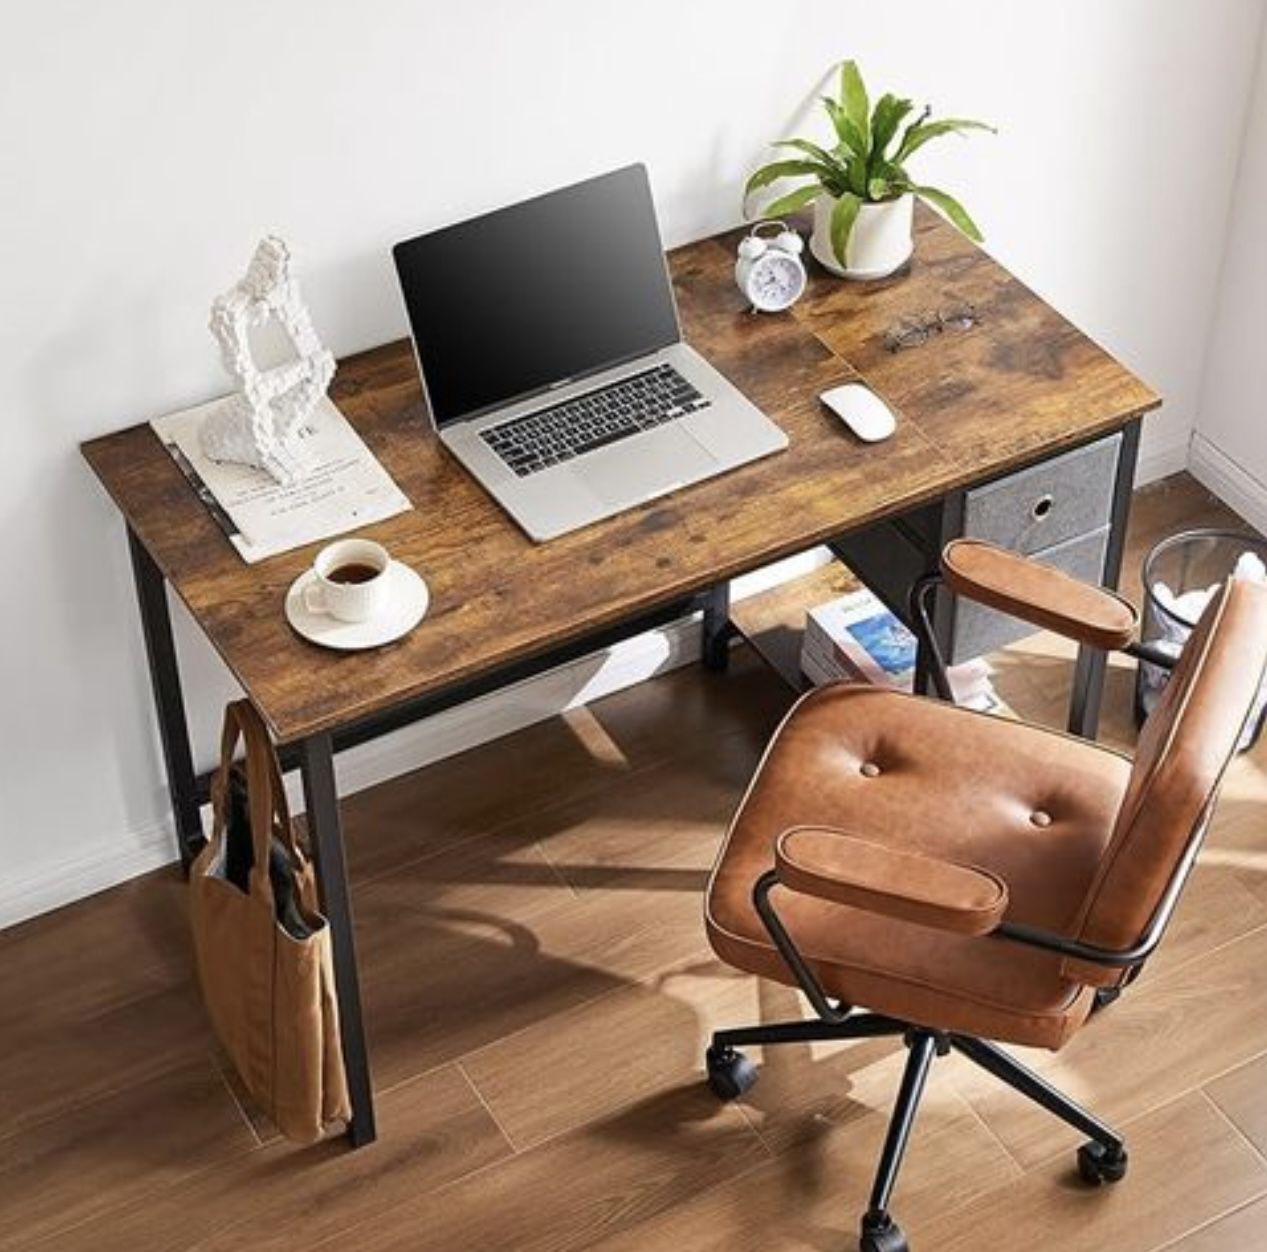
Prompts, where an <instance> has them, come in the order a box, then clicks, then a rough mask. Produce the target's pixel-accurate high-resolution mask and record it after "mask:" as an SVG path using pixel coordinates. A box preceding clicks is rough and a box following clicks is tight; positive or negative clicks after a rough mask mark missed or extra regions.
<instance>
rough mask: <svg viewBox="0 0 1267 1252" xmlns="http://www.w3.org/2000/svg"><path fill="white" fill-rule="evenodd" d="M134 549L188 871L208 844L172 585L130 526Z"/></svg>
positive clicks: (156, 697)
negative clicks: (170, 593)
mask: <svg viewBox="0 0 1267 1252" xmlns="http://www.w3.org/2000/svg"><path fill="white" fill-rule="evenodd" d="M128 551H129V552H130V553H131V556H132V577H133V579H134V580H135V582H136V599H137V605H138V607H139V608H140V610H141V630H142V633H143V634H144V636H145V655H146V657H147V658H148V660H149V664H150V686H151V688H152V689H153V692H154V709H155V712H156V713H157V714H158V733H159V738H160V740H161V741H162V744H163V764H164V766H165V767H166V770H167V791H168V794H169V795H170V796H171V801H172V817H173V819H174V821H175V824H176V842H177V844H178V846H179V847H180V863H181V865H182V866H183V868H184V870H185V872H186V873H188V872H189V864H190V862H191V861H192V860H193V859H194V857H195V856H197V855H198V852H199V851H200V850H201V848H202V845H203V843H204V842H205V840H204V837H203V833H202V813H201V812H200V810H199V806H198V784H197V781H196V777H195V775H194V758H193V752H192V751H191V750H190V747H189V723H188V722H187V721H186V720H185V697H184V695H183V694H182V692H181V689H180V667H179V665H178V664H177V662H176V641H175V640H174V639H173V638H172V617H171V610H170V609H169V608H168V604H167V584H166V582H165V581H164V579H163V574H162V571H161V570H160V569H159V568H158V566H157V565H155V564H154V558H153V557H152V556H150V554H149V552H147V551H146V548H145V545H144V544H143V543H142V542H141V541H140V540H139V539H138V538H137V537H136V532H135V531H134V530H133V529H132V528H131V527H130V526H129V527H128Z"/></svg>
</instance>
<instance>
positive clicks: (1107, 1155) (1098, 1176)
mask: <svg viewBox="0 0 1267 1252" xmlns="http://www.w3.org/2000/svg"><path fill="white" fill-rule="evenodd" d="M1126 1163H1127V1156H1126V1149H1125V1148H1118V1149H1116V1150H1114V1149H1113V1148H1106V1147H1105V1146H1104V1144H1102V1143H1097V1142H1096V1141H1095V1140H1094V1139H1092V1140H1091V1141H1090V1142H1089V1143H1084V1144H1083V1145H1082V1147H1080V1148H1079V1149H1078V1173H1079V1175H1080V1176H1081V1178H1082V1181H1083V1182H1085V1183H1089V1184H1090V1185H1091V1186H1092V1187H1102V1186H1103V1185H1104V1184H1105V1183H1106V1182H1109V1183H1112V1182H1121V1181H1122V1179H1123V1178H1125V1177H1126Z"/></svg>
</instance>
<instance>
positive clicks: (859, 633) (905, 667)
mask: <svg viewBox="0 0 1267 1252" xmlns="http://www.w3.org/2000/svg"><path fill="white" fill-rule="evenodd" d="M916 649H917V643H916V639H915V636H914V635H913V634H912V633H911V632H910V631H909V630H908V629H907V628H906V626H905V625H903V623H902V622H901V621H899V620H898V618H897V617H896V616H895V615H894V614H893V613H891V612H890V611H889V610H888V609H887V608H885V606H884V605H883V604H882V603H881V602H880V601H879V600H878V599H877V598H876V596H875V595H873V594H872V593H871V592H870V591H867V590H866V589H865V588H863V589H862V590H860V591H853V592H850V593H849V594H848V595H845V596H841V597H840V598H839V599H837V600H831V601H829V602H828V603H827V604H820V605H818V606H817V608H813V609H810V610H809V612H808V614H807V615H806V619H805V640H804V643H803V644H802V645H801V671H802V673H804V675H805V677H806V678H808V679H809V680H810V682H812V683H813V684H814V686H816V687H821V686H823V685H824V684H825V683H831V682H864V683H872V684H873V685H876V686H885V687H893V688H895V689H897V690H899V691H910V690H912V689H913V687H914V685H915V654H916ZM992 673H993V671H992V670H991V668H990V665H989V663H988V662H987V661H986V660H985V659H984V658H983V657H978V658H975V659H974V660H971V661H965V662H964V663H963V664H962V665H954V666H952V667H951V669H950V675H949V676H950V686H951V690H952V691H953V692H954V696H955V703H956V704H962V705H965V706H966V707H968V708H974V709H983V710H985V711H987V712H1007V708H1006V706H1005V705H1004V704H1003V702H1002V700H1000V699H999V696H998V694H997V693H996V692H995V690H994V684H993V683H992V682H991V681H990V676H991V674H992Z"/></svg>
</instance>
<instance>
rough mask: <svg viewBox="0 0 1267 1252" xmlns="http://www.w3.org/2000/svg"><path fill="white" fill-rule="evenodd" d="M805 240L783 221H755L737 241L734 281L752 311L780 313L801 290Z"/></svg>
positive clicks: (803, 281) (803, 278) (802, 289)
mask: <svg viewBox="0 0 1267 1252" xmlns="http://www.w3.org/2000/svg"><path fill="white" fill-rule="evenodd" d="M804 248H805V241H804V240H803V239H802V238H801V237H800V235H798V234H797V233H796V231H794V230H792V229H791V228H790V227H789V226H787V225H786V224H785V223H783V222H777V221H771V222H758V223H757V224H756V225H755V226H754V227H753V228H752V230H751V231H750V232H749V233H748V235H747V237H746V238H744V239H743V240H741V241H740V244H739V259H738V260H737V261H736V262H735V282H736V283H738V284H739V290H740V291H742V292H743V293H744V295H745V296H747V297H748V300H749V301H750V302H751V304H752V308H753V311H754V312H757V313H781V312H782V311H783V310H784V309H787V308H791V306H792V305H793V304H795V303H796V301H797V300H798V299H799V298H800V295H801V292H803V291H804V290H805V265H804V263H803V262H802V261H801V252H802V251H803V250H804Z"/></svg>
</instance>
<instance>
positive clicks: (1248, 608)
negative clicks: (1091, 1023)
mask: <svg viewBox="0 0 1267 1252" xmlns="http://www.w3.org/2000/svg"><path fill="white" fill-rule="evenodd" d="M1265 665H1267V586H1263V585H1261V584H1257V583H1251V582H1246V581H1244V580H1239V579H1229V580H1228V582H1227V583H1226V584H1225V585H1224V586H1223V588H1222V589H1220V590H1219V591H1218V592H1217V593H1216V594H1215V595H1214V596H1213V597H1212V599H1211V601H1210V604H1209V605H1208V606H1207V608H1206V611H1205V613H1204V614H1203V615H1202V618H1201V621H1200V622H1199V623H1198V625H1197V628H1196V630H1194V631H1193V633H1192V637H1191V638H1190V639H1189V641H1188V644H1187V646H1186V647H1185V648H1184V652H1183V656H1182V658H1181V659H1180V661H1179V664H1178V665H1177V666H1176V667H1175V670H1174V672H1173V673H1172V674H1171V676H1170V681H1169V682H1168V683H1167V684H1166V688H1165V690H1164V691H1163V692H1162V695H1161V698H1160V700H1159V701H1158V703H1157V707H1156V708H1155V709H1154V710H1153V713H1152V715H1151V716H1150V717H1149V719H1148V721H1147V722H1146V723H1145V724H1144V728H1143V730H1142V731H1141V733H1140V737H1139V745H1138V747H1137V749H1136V754H1135V763H1134V766H1133V768H1132V770H1131V776H1130V781H1129V783H1128V785H1127V789H1126V794H1125V797H1124V798H1123V801H1122V807H1121V809H1120V810H1119V812H1118V816H1117V822H1116V824H1115V826H1114V829H1113V835H1112V838H1111V840H1110V842H1109V845H1108V847H1107V848H1106V850H1105V855H1104V858H1103V860H1102V861H1101V863H1100V869H1099V872H1098V874H1097V875H1096V878H1095V880H1094V881H1093V883H1092V885H1091V889H1090V891H1089V892H1088V894H1087V898H1086V900H1085V901H1084V902H1083V906H1082V910H1081V914H1080V916H1079V917H1078V918H1077V919H1076V921H1075V927H1074V930H1073V932H1072V933H1073V934H1074V936H1075V937H1076V938H1078V939H1080V940H1082V941H1083V942H1084V943H1090V944H1095V945H1097V946H1099V947H1105V948H1112V949H1115V950H1122V949H1126V948H1130V947H1132V946H1134V945H1135V944H1137V943H1138V942H1139V941H1140V940H1141V939H1142V938H1143V936H1144V934H1145V932H1146V931H1147V929H1148V926H1149V923H1150V922H1151V921H1152V919H1153V916H1154V915H1155V913H1156V911H1157V908H1158V906H1159V905H1160V903H1161V901H1162V897H1163V896H1164V895H1165V892H1166V889H1167V887H1168V886H1169V885H1170V883H1171V880H1172V879H1173V878H1174V876H1175V874H1176V872H1178V870H1179V869H1180V867H1181V866H1182V865H1183V863H1184V861H1185V857H1186V856H1187V854H1188V852H1189V851H1190V850H1194V849H1193V843H1194V841H1200V840H1201V839H1202V838H1203V837H1204V835H1205V827H1206V825H1207V823H1208V821H1209V817H1210V813H1211V811H1212V809H1213V806H1214V800H1215V797H1216V796H1217V794H1218V790H1219V785H1220V783H1221V782H1222V779H1223V773H1224V771H1225V770H1226V768H1227V765H1228V762H1229V761H1230V760H1231V759H1232V757H1233V755H1234V754H1235V752H1236V748H1237V742H1238V740H1239V739H1240V735H1241V730H1242V727H1243V726H1244V724H1245V720H1246V718H1247V717H1248V715H1249V712H1250V709H1251V707H1252V705H1253V703H1254V698H1255V695H1256V694H1257V692H1258V687H1259V683H1260V682H1261V681H1262V677H1263V670H1264V666H1265ZM1067 970H1068V972H1069V973H1071V974H1073V976H1075V977H1077V978H1079V979H1081V980H1082V981H1084V982H1094V983H1100V984H1105V983H1111V982H1117V981H1119V980H1120V978H1121V977H1122V974H1121V972H1120V971H1110V970H1105V969H1104V968H1102V967H1095V966H1090V965H1085V964H1083V963H1082V962H1077V961H1070V962H1068V963H1067Z"/></svg>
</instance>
